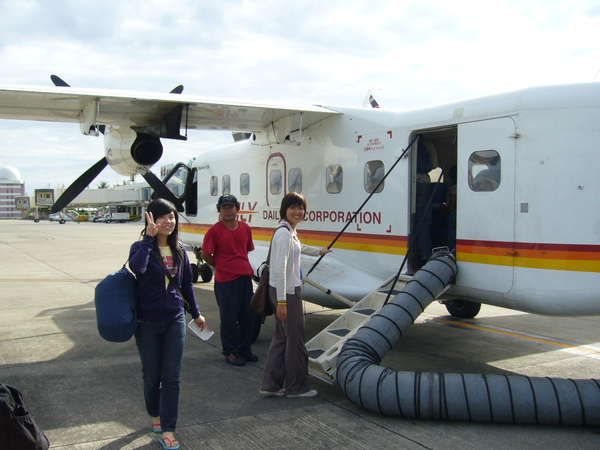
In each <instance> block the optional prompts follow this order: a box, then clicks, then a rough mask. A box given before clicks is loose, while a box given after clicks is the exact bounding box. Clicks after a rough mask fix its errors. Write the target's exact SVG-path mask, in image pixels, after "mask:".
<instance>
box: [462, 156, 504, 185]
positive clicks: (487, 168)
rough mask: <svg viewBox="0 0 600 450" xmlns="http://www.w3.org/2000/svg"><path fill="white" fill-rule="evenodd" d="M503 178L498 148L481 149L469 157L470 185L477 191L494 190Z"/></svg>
mask: <svg viewBox="0 0 600 450" xmlns="http://www.w3.org/2000/svg"><path fill="white" fill-rule="evenodd" d="M500 180H501V168H500V155H499V154H498V152H497V151H496V150H481V151H477V152H474V153H473V154H471V156H470V157H469V187H470V188H471V190H473V191H475V192H492V191H495V190H496V189H498V186H500Z"/></svg>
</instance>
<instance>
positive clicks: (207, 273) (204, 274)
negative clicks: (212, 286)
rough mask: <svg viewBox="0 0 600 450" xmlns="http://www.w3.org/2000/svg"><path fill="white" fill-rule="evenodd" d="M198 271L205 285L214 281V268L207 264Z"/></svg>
mask: <svg viewBox="0 0 600 450" xmlns="http://www.w3.org/2000/svg"><path fill="white" fill-rule="evenodd" d="M198 271H199V274H200V278H201V279H202V282H203V283H209V282H210V280H212V277H213V273H212V267H210V266H209V265H208V264H206V263H204V264H202V265H201V266H200V268H199V270H198Z"/></svg>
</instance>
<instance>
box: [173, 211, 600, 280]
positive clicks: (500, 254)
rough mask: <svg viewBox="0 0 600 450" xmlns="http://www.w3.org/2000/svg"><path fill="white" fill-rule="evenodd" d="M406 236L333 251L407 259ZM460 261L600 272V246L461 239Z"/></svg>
mask: <svg viewBox="0 0 600 450" xmlns="http://www.w3.org/2000/svg"><path fill="white" fill-rule="evenodd" d="M180 226H181V231H183V232H186V233H193V234H206V232H207V231H208V229H209V228H210V227H211V225H206V224H189V223H185V224H180ZM252 235H253V238H254V239H255V240H257V241H263V242H268V241H270V240H271V236H272V235H273V228H264V227H252ZM298 235H299V237H300V239H301V241H302V242H303V243H305V244H308V245H314V246H317V247H326V246H328V245H330V244H331V242H332V241H333V240H334V239H335V237H336V236H337V233H334V232H328V231H312V230H308V231H306V230H299V231H298ZM407 241H408V240H407V238H406V236H395V235H391V234H390V235H378V234H362V233H344V234H343V235H342V236H341V237H340V238H339V239H338V240H337V241H336V243H335V245H334V248H339V249H344V250H352V251H361V252H368V253H384V254H389V255H405V254H406V249H407ZM457 260H458V261H459V262H471V263H476V264H488V265H497V266H515V267H525V268H532V269H546V270H568V271H577V272H600V245H578V244H538V243H519V242H499V241H477V240H466V239H461V240H458V241H457Z"/></svg>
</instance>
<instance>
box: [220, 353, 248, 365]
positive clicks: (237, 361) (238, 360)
mask: <svg viewBox="0 0 600 450" xmlns="http://www.w3.org/2000/svg"><path fill="white" fill-rule="evenodd" d="M225 362H227V363H228V364H232V365H234V366H245V365H246V360H245V359H244V358H242V357H241V356H239V355H238V354H237V353H236V352H231V353H230V354H229V355H227V356H225Z"/></svg>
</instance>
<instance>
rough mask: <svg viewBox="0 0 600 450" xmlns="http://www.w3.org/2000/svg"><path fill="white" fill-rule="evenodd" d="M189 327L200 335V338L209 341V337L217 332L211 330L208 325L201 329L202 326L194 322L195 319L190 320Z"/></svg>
mask: <svg viewBox="0 0 600 450" xmlns="http://www.w3.org/2000/svg"><path fill="white" fill-rule="evenodd" d="M188 328H189V329H190V330H192V331H193V332H194V334H195V335H196V336H198V337H199V338H200V339H202V340H203V341H208V339H209V338H210V337H211V336H212V335H213V334H215V332H214V331H213V330H211V329H210V328H208V327H207V326H206V325H205V326H204V329H203V330H201V329H200V327H199V326H198V325H196V322H194V321H193V320H191V321H190V323H188Z"/></svg>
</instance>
